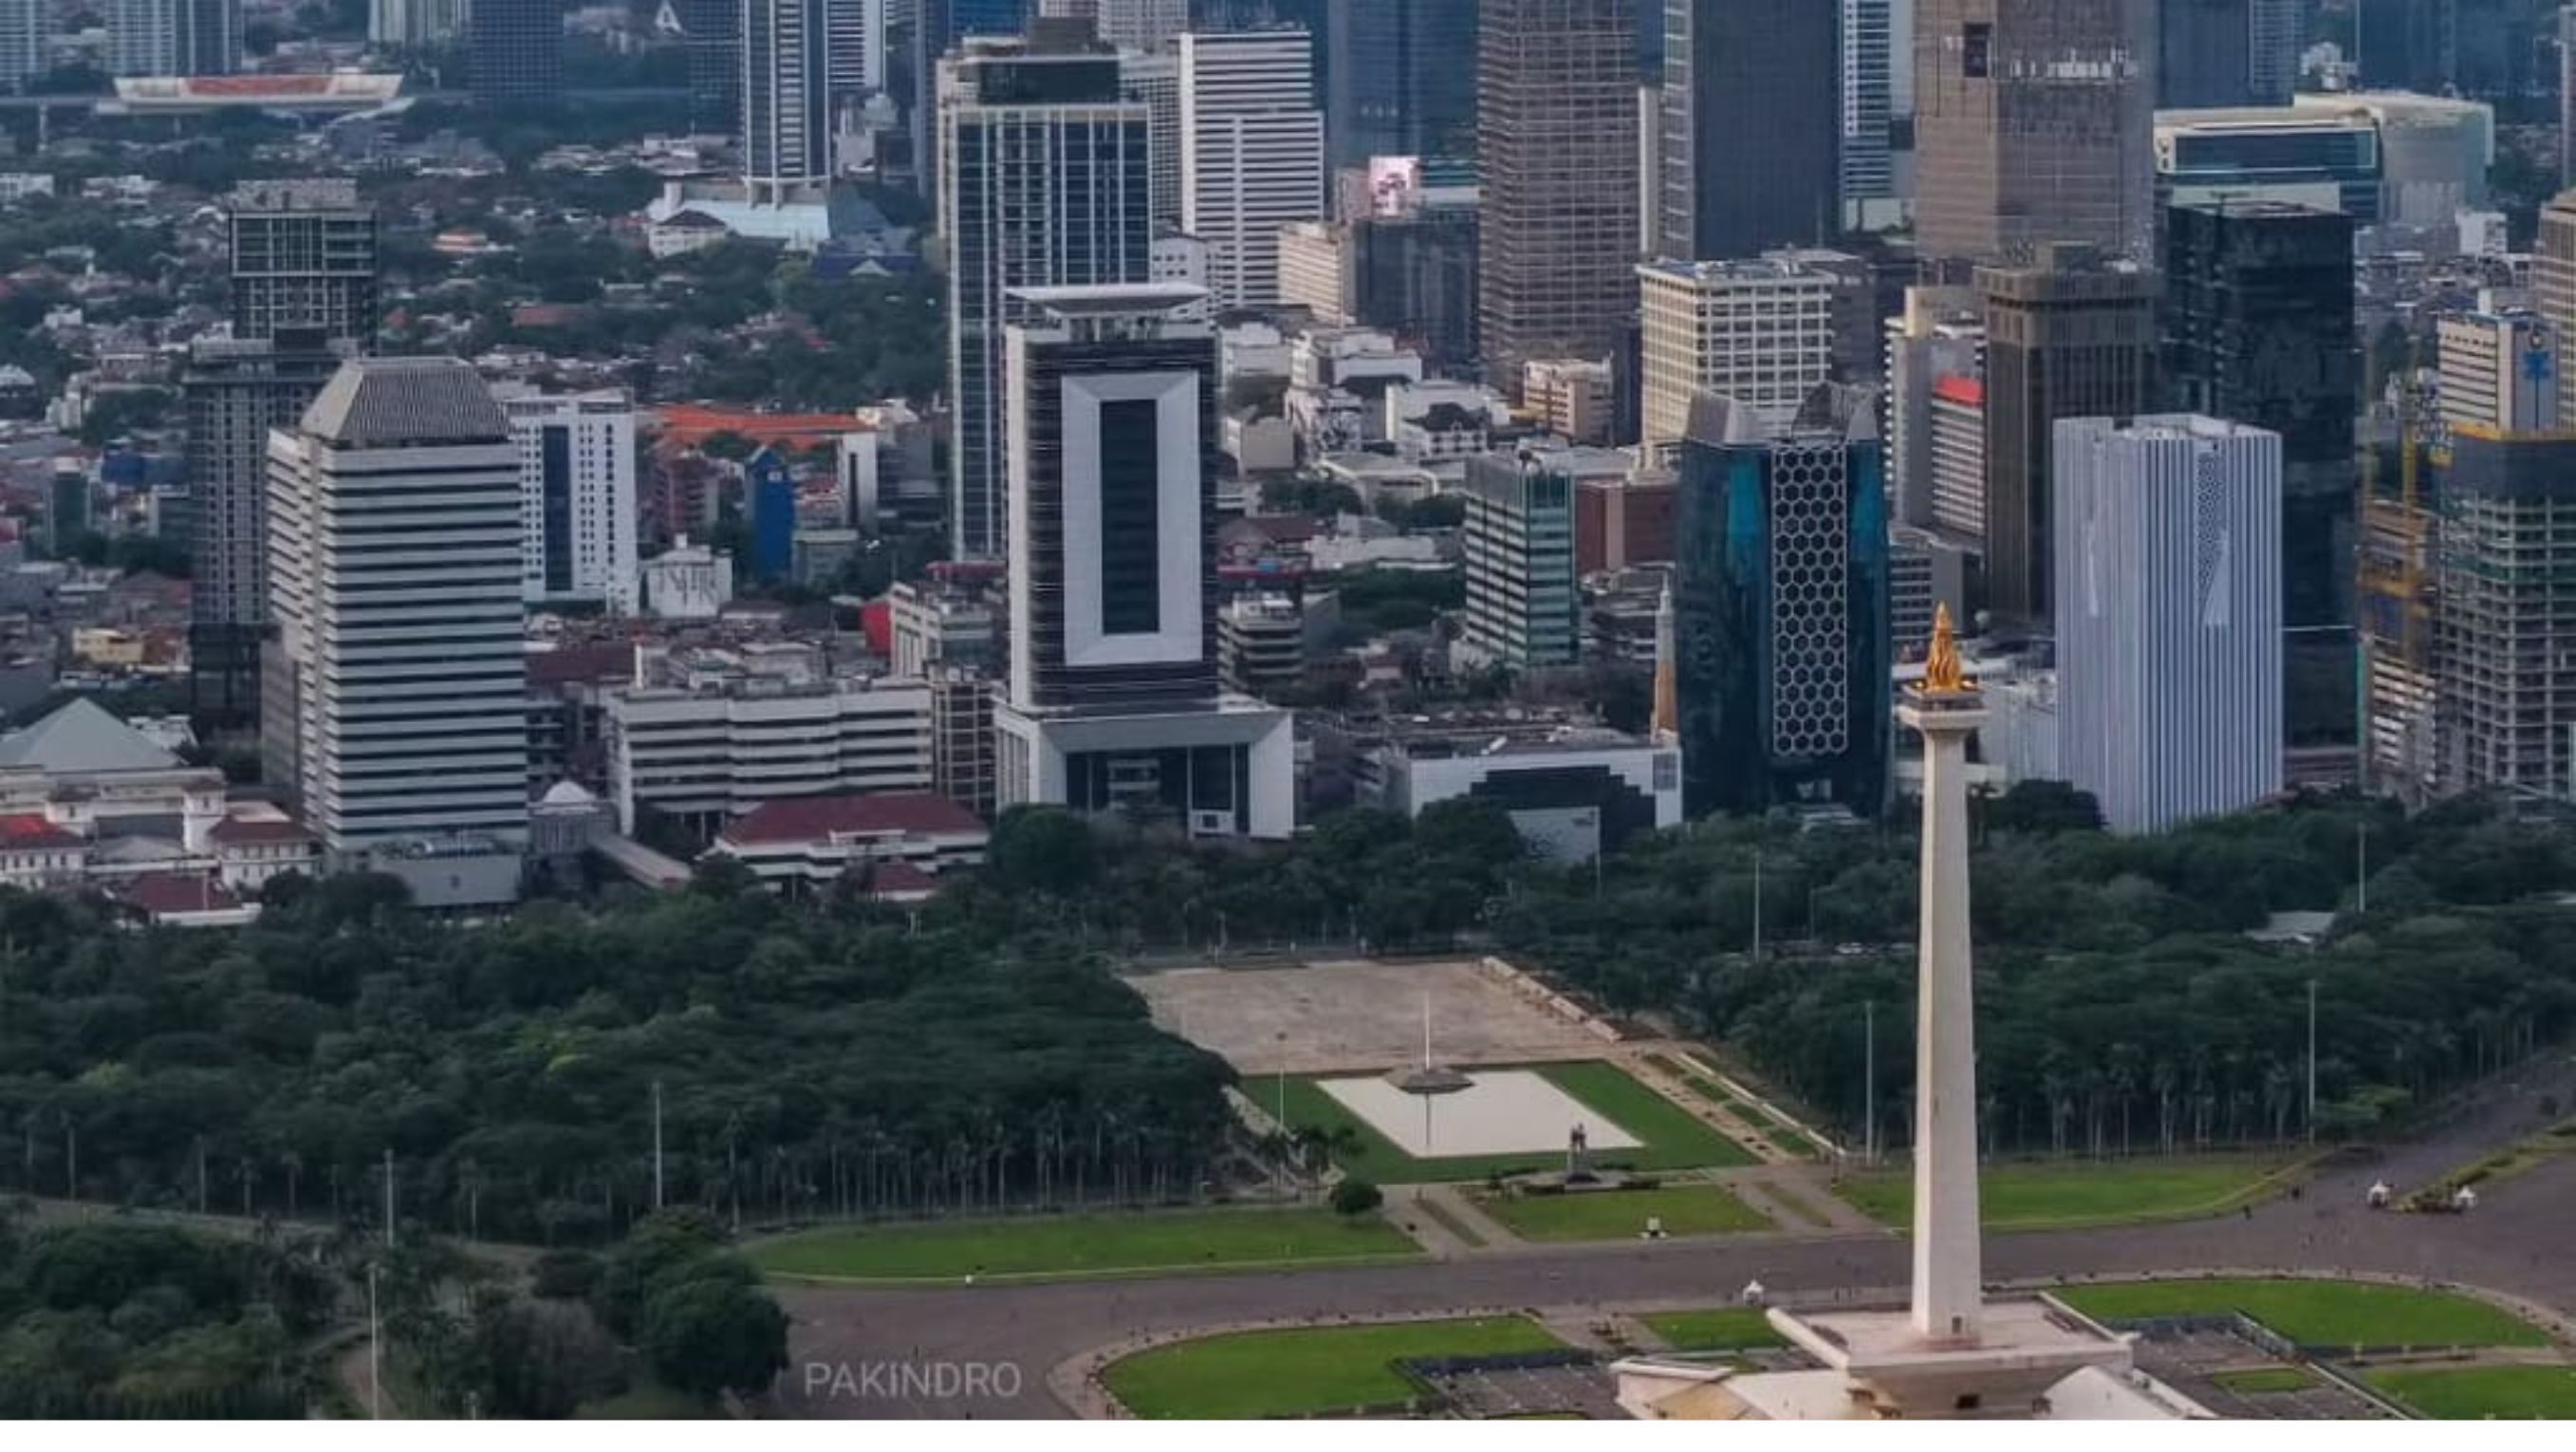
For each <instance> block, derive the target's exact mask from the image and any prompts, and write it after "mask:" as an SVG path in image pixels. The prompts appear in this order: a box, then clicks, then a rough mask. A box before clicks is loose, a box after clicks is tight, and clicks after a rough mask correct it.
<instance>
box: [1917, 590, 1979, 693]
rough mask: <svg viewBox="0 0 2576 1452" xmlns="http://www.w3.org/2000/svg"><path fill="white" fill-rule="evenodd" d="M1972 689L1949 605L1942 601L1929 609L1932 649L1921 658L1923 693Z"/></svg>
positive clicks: (1967, 691) (1956, 691)
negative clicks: (1961, 662)
mask: <svg viewBox="0 0 2576 1452" xmlns="http://www.w3.org/2000/svg"><path fill="white" fill-rule="evenodd" d="M1974 690H1976V687H1975V686H1974V685H1972V684H1970V683H1969V680H1968V671H1967V667H1965V666H1963V665H1961V664H1960V663H1959V640H1958V637H1957V636H1956V635H1955V634H1953V633H1952V631H1951V628H1950V606H1949V604H1948V603H1947V602H1944V603H1942V604H1941V605H1940V606H1938V607H1936V608H1935V609H1934V610H1933V612H1932V652H1931V654H1930V655H1929V656H1927V657H1925V658H1924V662H1923V694H1925V695H1927V696H1964V695H1967V694H1968V693H1970V692H1972V691H1974Z"/></svg>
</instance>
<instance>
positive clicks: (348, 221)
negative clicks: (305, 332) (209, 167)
mask: <svg viewBox="0 0 2576 1452" xmlns="http://www.w3.org/2000/svg"><path fill="white" fill-rule="evenodd" d="M225 210H226V214H227V221H228V224H229V230H230V233H231V237H232V284H233V336H234V337H236V338H270V337H275V336H276V335H277V334H278V332H279V331H280V330H287V329H310V328H318V329H320V330H322V332H323V333H324V334H326V335H327V336H329V337H333V338H347V339H351V340H354V341H355V342H357V343H358V344H359V345H361V346H362V347H363V346H364V345H366V344H367V343H369V342H372V341H373V340H374V338H375V333H376V213H375V209H374V208H373V207H370V206H368V205H366V204H365V203H363V202H361V201H359V200H358V184H357V183H356V182H354V181H350V180H348V179H346V178H338V177H326V178H311V179H304V180H293V181H257V182H245V183H243V184H242V185H241V186H240V187H239V188H237V189H236V190H235V191H234V192H233V193H232V195H231V196H230V197H228V198H227V199H226V202H225Z"/></svg>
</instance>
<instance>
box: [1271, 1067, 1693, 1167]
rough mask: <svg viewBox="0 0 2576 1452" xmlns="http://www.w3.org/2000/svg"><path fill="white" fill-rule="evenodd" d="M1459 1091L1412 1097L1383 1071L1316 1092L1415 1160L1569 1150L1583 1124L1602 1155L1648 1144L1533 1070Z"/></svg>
mask: <svg viewBox="0 0 2576 1452" xmlns="http://www.w3.org/2000/svg"><path fill="white" fill-rule="evenodd" d="M1467 1077H1468V1079H1469V1080H1470V1081H1471V1087H1469V1088H1466V1089H1462V1090H1459V1091H1457V1092H1456V1093H1452V1094H1431V1095H1424V1094H1407V1093H1405V1092H1404V1091H1403V1090H1401V1089H1399V1088H1397V1087H1396V1086H1395V1085H1394V1084H1392V1083H1390V1082H1389V1081H1388V1080H1387V1078H1386V1077H1385V1076H1384V1075H1382V1074H1365V1075H1361V1076H1359V1077H1357V1078H1351V1079H1324V1080H1320V1081H1318V1083H1317V1085H1316V1087H1317V1088H1320V1089H1322V1090H1323V1091H1324V1092H1325V1093H1327V1094H1330V1095H1331V1096H1333V1098H1334V1099H1336V1100H1338V1101H1339V1102H1340V1103H1341V1105H1342V1107H1343V1108H1345V1109H1348V1110H1349V1111H1351V1112H1352V1113H1353V1114H1356V1115H1358V1116H1359V1117H1360V1118H1362V1119H1364V1120H1367V1121H1368V1124H1369V1128H1371V1129H1374V1130H1376V1131H1377V1132H1378V1133H1380V1134H1382V1135H1385V1136H1386V1137H1387V1139H1388V1140H1390V1141H1391V1142H1393V1143H1394V1145H1395V1147H1396V1148H1397V1149H1400V1150H1402V1151H1404V1152H1405V1153H1406V1154H1409V1155H1411V1156H1413V1157H1414V1158H1415V1159H1418V1160H1420V1159H1431V1158H1433V1157H1435V1156H1440V1155H1509V1154H1522V1153H1529V1152H1536V1151H1543V1150H1562V1149H1564V1148H1565V1145H1566V1140H1567V1137H1568V1136H1569V1135H1571V1134H1572V1133H1573V1131H1574V1130H1575V1129H1576V1128H1577V1127H1580V1128H1581V1129H1582V1130H1583V1134H1584V1138H1585V1140H1586V1141H1587V1142H1588V1143H1589V1144H1590V1145H1591V1146H1592V1148H1594V1149H1596V1150H1621V1149H1635V1148H1636V1147H1637V1146H1638V1145H1640V1144H1642V1143H1643V1142H1644V1141H1642V1140H1640V1139H1638V1138H1637V1137H1636V1136H1635V1135H1633V1134H1630V1133H1628V1131H1626V1130H1624V1129H1622V1128H1620V1127H1619V1126H1618V1125H1617V1124H1615V1123H1613V1122H1612V1121H1611V1120H1609V1119H1608V1118H1606V1117H1604V1116H1603V1115H1602V1114H1601V1113H1600V1112H1599V1111H1597V1110H1593V1109H1588V1108H1586V1107H1584V1105H1583V1103H1582V1101H1580V1100H1578V1099H1576V1098H1575V1097H1574V1096H1573V1095H1571V1094H1568V1093H1566V1092H1565V1091H1564V1090H1562V1089H1559V1088H1557V1087H1556V1086H1555V1085H1554V1084H1551V1083H1549V1082H1548V1081H1547V1079H1546V1078H1545V1077H1544V1076H1543V1075H1539V1074H1534V1073H1532V1072H1530V1071H1529V1070H1527V1069H1487V1070H1484V1071H1482V1072H1479V1073H1474V1074H1470V1075H1468V1076H1467Z"/></svg>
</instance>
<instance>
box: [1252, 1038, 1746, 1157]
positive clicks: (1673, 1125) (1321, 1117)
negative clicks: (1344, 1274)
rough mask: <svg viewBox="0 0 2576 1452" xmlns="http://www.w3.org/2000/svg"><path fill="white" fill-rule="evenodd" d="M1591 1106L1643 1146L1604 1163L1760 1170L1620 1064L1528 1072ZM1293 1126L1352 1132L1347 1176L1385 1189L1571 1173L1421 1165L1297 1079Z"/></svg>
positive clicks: (1312, 1084) (1292, 1083)
mask: <svg viewBox="0 0 2576 1452" xmlns="http://www.w3.org/2000/svg"><path fill="white" fill-rule="evenodd" d="M1529 1067H1530V1068H1531V1069H1532V1071H1533V1072H1536V1073H1538V1074H1540V1075H1542V1076H1544V1077H1545V1078H1547V1079H1548V1081H1549V1082H1551V1083H1553V1084H1555V1085H1556V1087H1557V1088H1559V1089H1562V1090H1564V1091H1565V1092H1566V1093H1568V1094H1570V1095H1572V1096H1573V1097H1574V1098H1576V1099H1578V1100H1580V1101H1582V1103H1583V1105H1584V1107H1586V1108H1588V1109H1592V1110H1595V1111H1597V1112H1599V1113H1600V1114H1602V1115H1604V1116H1606V1117H1607V1118H1609V1119H1610V1120H1611V1121H1612V1122H1613V1123H1616V1124H1617V1125H1618V1126H1619V1127H1620V1128H1622V1129H1624V1130H1626V1131H1627V1132H1628V1133H1629V1134H1631V1135H1633V1136H1635V1137H1636V1138H1637V1139H1638V1140H1639V1141H1641V1143H1640V1144H1639V1146H1638V1147H1637V1148H1635V1149H1622V1150H1602V1151H1600V1152H1599V1153H1598V1154H1596V1156H1595V1158H1596V1159H1598V1160H1599V1161H1601V1162H1602V1163H1604V1164H1617V1165H1624V1166H1627V1167H1629V1168H1632V1169H1637V1170H1697V1169H1723V1168H1729V1167H1733V1166H1737V1165H1749V1164H1754V1163H1756V1161H1755V1159H1754V1157H1753V1155H1752V1154H1751V1152H1749V1151H1747V1150H1746V1149H1745V1148H1744V1147H1743V1146H1742V1145H1740V1144H1737V1143H1736V1142H1735V1141H1733V1140H1731V1139H1728V1138H1727V1137H1726V1136H1725V1135H1723V1134H1720V1133H1718V1132H1717V1131H1716V1130H1714V1129H1712V1128H1710V1127H1709V1126H1708V1125H1706V1124H1704V1123H1702V1122H1701V1121H1699V1120H1698V1119H1695V1118H1693V1117H1692V1116H1691V1113H1690V1111H1688V1110H1686V1109H1684V1108H1682V1107H1681V1106H1680V1105H1678V1104H1675V1103H1674V1102H1673V1101H1671V1100H1669V1099H1667V1098H1665V1097H1664V1096H1663V1095H1661V1094H1658V1093H1656V1092H1655V1091H1654V1090H1652V1089H1649V1088H1647V1087H1646V1086H1645V1085H1643V1084H1640V1083H1638V1082H1637V1081H1636V1079H1634V1078H1632V1077H1631V1076H1630V1075H1629V1074H1628V1072H1627V1071H1626V1070H1624V1069H1622V1068H1620V1067H1619V1066H1618V1065H1616V1064H1611V1063H1606V1062H1603V1061H1601V1060H1598V1059H1587V1060H1582V1061H1579V1062H1575V1063H1566V1064H1534V1065H1531V1066H1529ZM1282 1093H1283V1094H1284V1097H1285V1098H1286V1100H1287V1109H1288V1123H1289V1124H1290V1125H1291V1126H1292V1127H1294V1128H1298V1129H1307V1128H1315V1129H1322V1130H1325V1131H1328V1132H1338V1131H1343V1130H1347V1131H1348V1133H1349V1139H1348V1141H1347V1142H1346V1147H1345V1148H1343V1149H1341V1150H1339V1151H1337V1152H1336V1154H1337V1158H1338V1159H1339V1160H1340V1162H1341V1165H1342V1167H1343V1168H1344V1169H1346V1170H1348V1171H1350V1172H1351V1173H1352V1174H1355V1175H1359V1176H1363V1177H1365V1178H1367V1179H1371V1180H1375V1181H1377V1182H1378V1183H1379V1184H1382V1185H1416V1184H1434V1183H1442V1182H1448V1181H1456V1180H1482V1179H1487V1178H1490V1177H1492V1176H1495V1175H1517V1174H1525V1173H1528V1172H1531V1171H1534V1170H1548V1169H1559V1168H1562V1167H1563V1166H1564V1163H1565V1156H1564V1154H1563V1152H1562V1151H1553V1150H1549V1151H1532V1152H1529V1153H1526V1154H1506V1155H1434V1156H1432V1157H1430V1158H1427V1159H1417V1158H1415V1157H1414V1156H1413V1155H1410V1154H1407V1153H1406V1152H1405V1151H1404V1150H1403V1149H1401V1148H1399V1147H1398V1146H1397V1145H1396V1144H1395V1143H1394V1142H1393V1141H1391V1140H1389V1139H1388V1138H1387V1137H1386V1136H1384V1135H1382V1134H1380V1133H1378V1132H1377V1130H1376V1129H1375V1128H1373V1127H1372V1126H1371V1125H1370V1124H1369V1123H1368V1121H1366V1120H1364V1119H1362V1118H1360V1117H1359V1116H1358V1115H1356V1114H1353V1113H1352V1112H1351V1111H1350V1110H1349V1109H1347V1108H1345V1107H1344V1106H1343V1105H1342V1103H1341V1101H1339V1100H1337V1099H1335V1098H1333V1096H1331V1095H1330V1094H1327V1093H1325V1092H1324V1091H1323V1089H1322V1088H1321V1087H1319V1086H1318V1085H1317V1083H1316V1081H1315V1080H1314V1079H1312V1078H1291V1079H1289V1080H1287V1081H1286V1083H1285V1085H1284V1086H1282Z"/></svg>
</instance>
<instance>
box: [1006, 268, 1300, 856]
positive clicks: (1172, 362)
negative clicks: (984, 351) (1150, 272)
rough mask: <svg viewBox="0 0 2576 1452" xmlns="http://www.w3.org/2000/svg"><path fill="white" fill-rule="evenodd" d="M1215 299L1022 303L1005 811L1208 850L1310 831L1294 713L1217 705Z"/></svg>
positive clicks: (1041, 293) (1080, 291) (1163, 290)
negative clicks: (1189, 839) (1108, 822)
mask: <svg viewBox="0 0 2576 1452" xmlns="http://www.w3.org/2000/svg"><path fill="white" fill-rule="evenodd" d="M1204 297H1205V295H1204V293H1202V292H1201V291H1200V290H1199V289H1197V288H1193V287H1182V286H1173V285H1168V284H1165V285H1138V286H1124V287H1121V286H1108V287H1055V288H1031V289H1023V290H1021V291H1019V292H1018V293H1017V294H1016V295H1015V297H1014V303H1015V315H1016V316H1017V317H1018V318H1020V319H1021V321H1018V322H1015V323H1014V324H1013V325H1012V326H1011V328H1010V336H1009V345H1008V355H1009V360H1010V363H1009V373H1008V383H1007V388H1008V391H1009V395H1010V419H1011V435H1012V440H1013V447H1012V449H1011V455H1010V473H1011V508H1010V521H1011V524H1010V582H1011V583H1010V610H1011V628H1010V649H1011V664H1010V682H1009V690H1008V694H1007V699H1006V700H1005V701H1004V703H1003V704H1002V705H1001V706H999V707H997V708H996V710H995V712H994V726H995V729H996V732H997V735H998V744H999V747H1000V753H999V755H1000V760H999V766H998V771H997V780H998V783H999V790H998V796H999V799H1000V802H1001V804H1002V805H1003V806H1005V807H1008V806H1010V805H1013V804H1015V803H1023V802H1045V803H1055V804H1059V805H1063V806H1067V807H1071V808H1073V809H1074V810H1076V811H1082V812H1111V811H1121V812H1127V813H1131V814H1143V815H1147V816H1152V817H1165V818H1171V819H1175V820H1177V821H1178V822H1179V824H1180V825H1181V827H1182V829H1183V830H1184V831H1187V832H1188V833H1190V834H1191V835H1193V836H1224V837H1236V836H1249V837H1285V836H1287V835H1288V834H1289V832H1290V831H1291V830H1293V828H1294V826H1295V805H1294V801H1293V797H1294V778H1295V765H1294V744H1293V733H1292V732H1291V730H1290V726H1289V718H1288V713H1286V712H1284V711H1280V710H1277V709H1274V708H1272V707H1268V706H1264V705H1262V704H1261V703H1259V702H1257V701H1250V700H1246V699H1244V698H1242V697H1239V696H1228V695H1226V694H1225V693H1223V692H1222V691H1221V690H1220V689H1219V686H1218V660H1217V629H1216V514H1215V505H1216V495H1215V485H1216V458H1217V445H1216V418H1217V407H1218V402H1219V398H1218V395H1219V392H1220V384H1219V381H1218V374H1217V345H1216V329H1215V327H1214V325H1213V324H1211V323H1208V322H1206V321H1204V320H1202V319H1199V318H1195V317H1193V316H1191V314H1193V313H1194V312H1196V311H1198V304H1200V303H1201V302H1203V300H1204Z"/></svg>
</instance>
